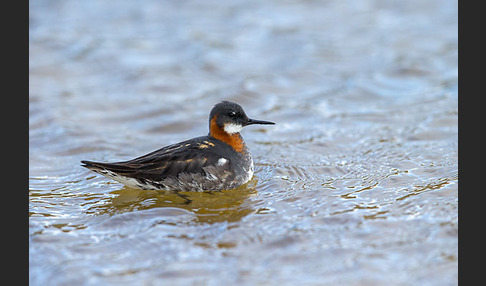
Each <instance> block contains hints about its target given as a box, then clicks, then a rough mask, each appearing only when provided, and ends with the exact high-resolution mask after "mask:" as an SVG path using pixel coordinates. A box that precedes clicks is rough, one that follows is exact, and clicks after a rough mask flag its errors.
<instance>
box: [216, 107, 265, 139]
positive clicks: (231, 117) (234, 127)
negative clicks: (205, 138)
mask: <svg viewBox="0 0 486 286" xmlns="http://www.w3.org/2000/svg"><path fill="white" fill-rule="evenodd" d="M251 124H275V123H273V122H270V121H263V120H256V119H250V118H248V116H247V115H246V113H245V111H244V110H243V108H242V107H241V106H240V105H239V104H237V103H234V102H230V101H222V102H220V103H218V104H216V105H215V106H214V107H213V109H212V110H211V113H210V114H209V129H210V130H209V132H210V133H212V131H213V130H211V129H212V128H216V126H217V127H218V128H219V129H220V130H224V131H225V132H226V133H228V134H233V133H238V132H240V131H241V129H242V128H243V127H245V126H247V125H251Z"/></svg>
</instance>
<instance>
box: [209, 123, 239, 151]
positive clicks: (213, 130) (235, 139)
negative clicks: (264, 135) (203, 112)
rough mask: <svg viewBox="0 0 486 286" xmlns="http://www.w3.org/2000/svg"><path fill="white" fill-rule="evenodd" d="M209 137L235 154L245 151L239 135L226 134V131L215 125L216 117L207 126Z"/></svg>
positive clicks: (237, 133)
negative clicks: (232, 150)
mask: <svg viewBox="0 0 486 286" xmlns="http://www.w3.org/2000/svg"><path fill="white" fill-rule="evenodd" d="M209 136H211V137H213V138H214V139H217V140H219V141H222V142H224V143H226V144H228V145H230V146H231V148H233V149H234V150H235V151H236V152H240V153H242V152H244V151H245V150H246V144H245V141H244V140H243V137H241V135H240V133H239V132H236V133H231V134H229V133H226V131H224V129H223V128H221V127H219V126H218V124H217V123H216V116H214V117H213V118H212V119H211V122H210V124H209Z"/></svg>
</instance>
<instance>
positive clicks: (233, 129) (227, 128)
mask: <svg viewBox="0 0 486 286" xmlns="http://www.w3.org/2000/svg"><path fill="white" fill-rule="evenodd" d="M241 129H243V126H241V125H239V124H234V123H226V124H225V125H224V132H226V133H228V134H234V133H238V132H240V131H241Z"/></svg>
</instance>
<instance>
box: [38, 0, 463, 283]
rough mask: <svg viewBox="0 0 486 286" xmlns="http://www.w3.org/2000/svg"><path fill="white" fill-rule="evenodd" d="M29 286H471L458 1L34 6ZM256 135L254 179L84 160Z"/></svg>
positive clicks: (51, 3)
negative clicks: (137, 171) (167, 183)
mask: <svg viewBox="0 0 486 286" xmlns="http://www.w3.org/2000/svg"><path fill="white" fill-rule="evenodd" d="M29 5H30V7H29V57H30V61H29V75H30V78H29V91H30V95H29V101H30V102H29V103H30V104H29V135H30V136H29V143H30V144H29V177H30V179H29V210H30V218H29V233H30V236H29V258H30V259H29V270H30V271H29V280H30V284H31V285H162V284H164V285H166V284H167V285H235V284H236V285H456V284H457V276H458V274H457V265H458V250H457V247H458V236H457V235H458V213H457V210H458V143H457V134H458V132H457V121H458V64H457V59H458V33H457V26H458V24H457V1H406V2H403V1H371V0H367V1H359V2H356V1H355V2H352V3H351V2H349V3H348V2H346V1H223V2H221V1H204V2H200V1H164V2H160V1H144V2H142V3H135V2H131V1H122V2H120V1H118V2H117V3H116V5H115V4H114V3H113V1H33V2H30V4H29ZM221 100H231V101H235V102H238V103H240V104H241V105H242V106H243V107H244V109H245V110H246V112H247V114H248V115H249V116H250V117H253V118H258V119H262V120H270V121H274V122H276V123H277V125H275V126H250V127H247V128H245V129H244V130H243V132H242V134H243V137H244V138H245V140H246V142H247V144H248V146H249V148H250V151H251V152H252V154H253V157H254V161H255V176H254V178H253V180H251V181H250V182H249V183H248V184H247V185H245V186H242V187H240V188H238V189H236V190H229V191H223V192H222V193H215V194H204V193H202V194H201V193H194V194H189V193H188V195H189V196H190V198H191V200H192V203H191V204H189V205H185V204H183V200H182V199H181V198H180V197H178V196H176V195H174V194H171V193H161V192H157V191H142V190H135V189H129V188H126V187H124V186H122V185H121V184H119V183H116V182H114V181H111V180H109V179H107V178H104V177H101V176H99V175H96V174H95V173H93V172H90V171H89V170H87V169H84V168H82V167H80V162H79V161H80V160H95V161H117V160H126V159H130V158H133V157H136V156H140V155H143V154H145V153H148V152H150V151H153V150H155V149H158V148H160V147H162V146H165V145H168V144H172V143H176V142H179V141H182V140H185V139H188V138H191V137H196V136H200V135H204V134H206V133H207V132H208V126H207V125H208V119H207V116H208V114H209V111H210V109H211V107H212V106H213V105H214V104H215V103H217V102H219V101H221Z"/></svg>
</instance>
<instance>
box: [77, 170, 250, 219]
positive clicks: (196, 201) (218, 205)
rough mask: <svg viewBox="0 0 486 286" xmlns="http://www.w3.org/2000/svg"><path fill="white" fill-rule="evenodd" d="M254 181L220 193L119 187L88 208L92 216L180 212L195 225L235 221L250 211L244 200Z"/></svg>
mask: <svg viewBox="0 0 486 286" xmlns="http://www.w3.org/2000/svg"><path fill="white" fill-rule="evenodd" d="M256 183H257V181H256V180H255V179H253V180H251V181H250V182H248V183H246V184H245V185H243V186H240V187H238V188H236V189H233V190H224V191H220V192H179V193H176V192H165V191H155V190H138V189H132V188H129V187H125V186H124V187H123V188H122V189H120V190H116V191H112V192H110V194H111V195H114V196H113V197H112V198H111V199H110V200H109V201H108V202H106V203H105V204H103V205H101V206H96V205H95V206H93V207H90V208H89V209H88V210H87V211H86V213H87V214H92V215H103V214H110V215H115V214H121V213H127V212H133V211H139V210H146V209H152V208H174V209H176V208H177V209H183V210H187V211H189V212H191V213H193V214H195V222H199V223H215V222H223V221H227V222H236V221H239V220H241V218H242V217H244V216H246V215H248V214H250V213H252V212H254V210H253V208H252V205H251V203H250V202H249V201H248V200H247V198H248V197H250V196H252V195H255V194H256V192H257V191H256V189H255V186H256Z"/></svg>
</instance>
